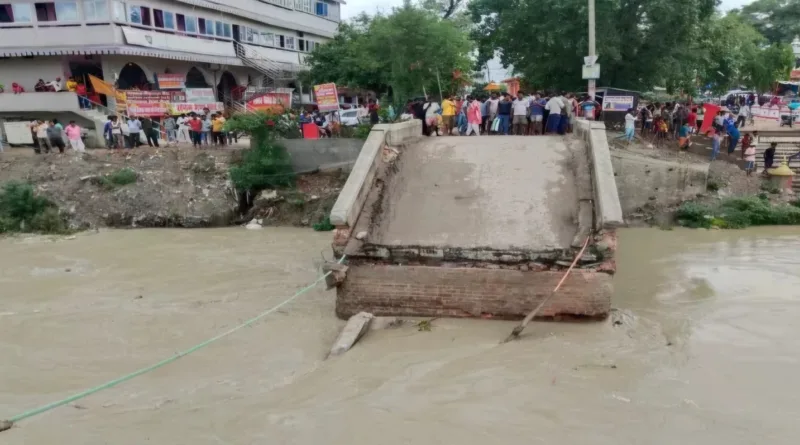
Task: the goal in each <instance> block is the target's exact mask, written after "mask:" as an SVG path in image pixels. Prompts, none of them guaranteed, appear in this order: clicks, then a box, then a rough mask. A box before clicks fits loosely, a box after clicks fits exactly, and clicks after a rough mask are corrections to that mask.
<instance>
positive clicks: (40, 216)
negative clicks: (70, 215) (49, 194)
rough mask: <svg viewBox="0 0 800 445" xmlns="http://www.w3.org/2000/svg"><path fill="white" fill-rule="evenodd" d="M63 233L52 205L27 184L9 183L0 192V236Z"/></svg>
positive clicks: (61, 224) (56, 210) (63, 225)
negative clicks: (12, 233)
mask: <svg viewBox="0 0 800 445" xmlns="http://www.w3.org/2000/svg"><path fill="white" fill-rule="evenodd" d="M66 230H67V229H66V224H65V223H64V220H63V219H62V218H61V215H59V213H58V209H57V208H56V206H55V204H53V203H52V202H51V201H50V200H48V199H47V198H45V197H42V196H39V195H37V194H36V193H35V192H34V190H33V186H31V185H30V184H24V183H21V182H8V183H6V184H4V185H3V188H2V189H0V233H7V232H42V233H63V232H66Z"/></svg>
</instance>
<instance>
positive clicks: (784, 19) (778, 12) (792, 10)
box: [739, 0, 800, 43]
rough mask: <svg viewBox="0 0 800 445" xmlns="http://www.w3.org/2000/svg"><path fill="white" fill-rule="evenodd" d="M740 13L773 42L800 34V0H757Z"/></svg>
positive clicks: (786, 39)
mask: <svg viewBox="0 0 800 445" xmlns="http://www.w3.org/2000/svg"><path fill="white" fill-rule="evenodd" d="M739 13H740V14H741V16H742V17H744V18H745V19H746V20H747V21H748V22H749V23H750V24H752V25H753V26H754V27H755V28H756V29H757V30H758V31H759V32H761V34H763V35H764V37H766V38H767V39H769V41H770V42H772V43H790V42H791V41H792V40H793V39H794V37H795V36H797V35H800V0H756V1H754V2H753V3H750V4H749V5H746V6H745V7H743V8H742V9H741V11H740V12H739Z"/></svg>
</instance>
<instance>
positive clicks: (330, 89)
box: [314, 83, 339, 112]
mask: <svg viewBox="0 0 800 445" xmlns="http://www.w3.org/2000/svg"><path fill="white" fill-rule="evenodd" d="M314 96H315V97H316V99H317V107H318V108H319V111H322V112H326V111H339V94H338V93H337V92H336V84H335V83H323V84H322V85H314Z"/></svg>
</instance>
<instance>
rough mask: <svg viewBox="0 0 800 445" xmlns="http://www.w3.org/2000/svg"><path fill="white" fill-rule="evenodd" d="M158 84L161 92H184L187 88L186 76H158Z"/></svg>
mask: <svg viewBox="0 0 800 445" xmlns="http://www.w3.org/2000/svg"><path fill="white" fill-rule="evenodd" d="M156 83H157V84H158V89H160V90H182V89H184V88H186V76H184V75H183V74H156Z"/></svg>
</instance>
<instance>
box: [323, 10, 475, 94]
mask: <svg viewBox="0 0 800 445" xmlns="http://www.w3.org/2000/svg"><path fill="white" fill-rule="evenodd" d="M472 49H473V45H472V43H471V42H470V40H469V36H468V34H467V33H466V32H464V31H463V30H461V29H459V28H458V27H457V26H456V24H455V23H453V22H452V21H450V20H443V19H441V18H440V17H439V16H438V15H437V14H435V13H433V12H431V11H428V10H426V9H424V8H421V7H418V6H414V5H412V4H410V3H408V2H406V4H405V5H404V6H402V7H400V8H395V9H394V10H393V11H392V13H391V14H389V15H380V14H379V15H376V16H374V17H367V16H365V15H362V16H360V17H359V18H357V20H356V21H354V22H353V23H349V24H344V25H342V26H341V27H340V29H339V32H338V33H337V35H336V36H335V37H334V39H333V40H332V41H331V42H328V43H326V44H324V45H321V46H319V47H317V48H316V49H315V50H314V51H313V52H312V53H311V55H310V57H309V59H308V64H309V65H310V66H311V71H310V77H311V79H312V80H313V81H314V82H315V83H321V82H336V83H337V84H342V85H346V86H349V87H357V88H367V89H371V90H374V91H375V92H377V93H378V94H385V93H386V94H388V93H391V94H392V96H393V99H394V101H395V103H401V102H403V101H405V100H406V99H408V98H410V97H412V96H413V95H419V94H421V93H422V92H423V90H424V91H427V92H428V93H431V94H433V93H435V92H438V85H439V83H440V82H441V83H442V89H443V90H445V92H446V91H447V90H448V89H449V88H453V87H454V85H457V84H458V83H459V82H460V79H459V78H458V76H454V74H453V73H457V72H463V73H465V77H466V75H468V74H469V72H470V69H471V66H472V61H471V59H470V53H471V52H472ZM434 95H435V94H434Z"/></svg>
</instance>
